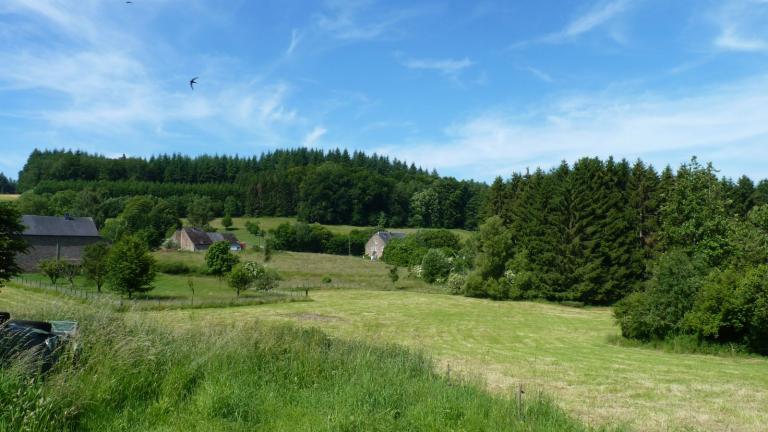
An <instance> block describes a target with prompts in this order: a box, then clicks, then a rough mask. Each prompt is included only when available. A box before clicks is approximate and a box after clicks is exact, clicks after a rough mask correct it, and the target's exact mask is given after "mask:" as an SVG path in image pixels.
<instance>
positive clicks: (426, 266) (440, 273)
mask: <svg viewBox="0 0 768 432" xmlns="http://www.w3.org/2000/svg"><path fill="white" fill-rule="evenodd" d="M421 271H422V275H421V278H422V279H424V280H425V281H427V282H429V283H434V282H435V281H436V280H437V279H440V278H445V277H446V276H448V273H450V272H451V262H450V261H449V260H448V258H447V257H446V256H445V254H444V253H443V251H441V250H440V249H430V250H429V251H428V252H427V253H426V254H425V255H424V258H422V260H421Z"/></svg>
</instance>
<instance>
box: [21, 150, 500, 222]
mask: <svg viewBox="0 0 768 432" xmlns="http://www.w3.org/2000/svg"><path fill="white" fill-rule="evenodd" d="M18 189H19V191H20V192H24V191H31V190H33V191H34V192H35V193H36V194H37V195H42V194H56V193H57V192H62V191H75V192H79V191H90V192H92V193H97V194H98V195H99V196H100V197H101V198H118V197H125V196H136V195H142V194H151V195H154V196H157V197H160V198H165V199H166V200H168V201H169V202H170V204H171V205H172V206H173V207H174V208H176V209H177V213H178V214H179V215H180V216H185V215H186V213H187V210H188V207H189V205H190V203H191V202H192V201H193V200H194V199H196V198H197V197H200V196H204V197H209V198H211V199H212V200H213V201H214V206H215V209H214V211H215V213H217V215H223V214H225V213H226V214H230V215H231V216H239V215H262V216H289V215H298V216H299V218H300V219H302V220H305V221H308V222H321V223H330V224H353V225H386V226H405V225H413V226H420V227H444V228H474V227H476V226H477V224H478V211H479V209H480V206H481V204H482V202H483V193H484V191H485V190H487V186H486V185H485V184H483V183H478V182H472V181H458V180H456V179H454V178H451V177H440V176H438V174H437V173H436V172H432V173H429V172H427V171H425V170H423V169H421V168H417V167H416V166H415V165H413V164H411V165H408V164H407V163H405V162H402V161H398V160H397V159H395V160H390V159H389V158H387V157H385V156H379V155H376V154H374V155H366V154H364V153H362V152H354V153H352V154H350V153H349V152H347V151H346V150H344V151H342V150H338V149H337V150H333V151H328V152H324V151H322V150H313V149H307V148H297V149H290V150H276V151H273V152H269V153H264V154H261V155H260V156H253V157H239V156H209V155H203V156H198V157H189V156H185V155H181V154H173V155H159V156H153V157H151V158H149V159H143V158H136V157H121V158H114V159H113V158H107V157H105V156H101V155H96V154H89V153H85V152H80V151H65V150H52V151H49V150H46V151H40V150H35V151H33V152H32V154H30V156H29V159H28V160H27V163H26V164H25V166H24V168H23V170H22V171H21V172H20V173H19V180H18ZM71 210H73V211H72V213H78V209H71ZM49 211H54V210H52V209H49Z"/></svg>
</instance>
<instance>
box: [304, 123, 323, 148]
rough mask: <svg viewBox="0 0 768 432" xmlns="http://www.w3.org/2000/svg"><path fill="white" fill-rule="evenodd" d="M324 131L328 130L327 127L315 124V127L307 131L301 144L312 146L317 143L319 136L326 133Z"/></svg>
mask: <svg viewBox="0 0 768 432" xmlns="http://www.w3.org/2000/svg"><path fill="white" fill-rule="evenodd" d="M326 132H328V129H326V128H324V127H322V126H315V128H314V129H312V130H311V131H310V132H309V133H307V135H306V136H305V137H304V141H303V142H302V145H304V146H305V147H313V146H314V145H315V144H317V142H318V141H319V140H320V138H322V137H323V135H325V134H326Z"/></svg>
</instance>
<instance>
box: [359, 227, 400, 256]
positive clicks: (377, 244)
mask: <svg viewBox="0 0 768 432" xmlns="http://www.w3.org/2000/svg"><path fill="white" fill-rule="evenodd" d="M403 237H405V233H401V232H390V231H379V232H377V233H376V234H374V235H372V236H371V238H370V239H368V242H367V243H365V255H367V256H369V257H371V260H377V259H379V258H381V255H382V254H383V253H384V248H385V247H386V246H387V243H389V241H390V240H392V239H393V238H403Z"/></svg>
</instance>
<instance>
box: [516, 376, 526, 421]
mask: <svg viewBox="0 0 768 432" xmlns="http://www.w3.org/2000/svg"><path fill="white" fill-rule="evenodd" d="M524 393H525V390H523V383H519V384H517V415H518V417H520V418H521V419H522V418H523V394H524Z"/></svg>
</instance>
